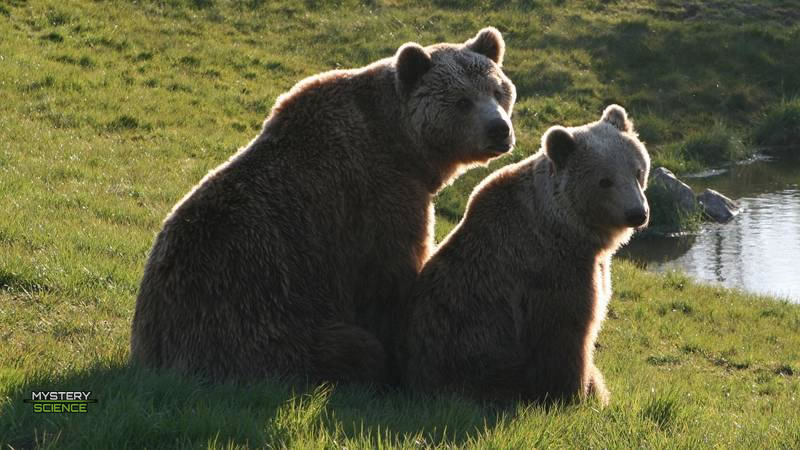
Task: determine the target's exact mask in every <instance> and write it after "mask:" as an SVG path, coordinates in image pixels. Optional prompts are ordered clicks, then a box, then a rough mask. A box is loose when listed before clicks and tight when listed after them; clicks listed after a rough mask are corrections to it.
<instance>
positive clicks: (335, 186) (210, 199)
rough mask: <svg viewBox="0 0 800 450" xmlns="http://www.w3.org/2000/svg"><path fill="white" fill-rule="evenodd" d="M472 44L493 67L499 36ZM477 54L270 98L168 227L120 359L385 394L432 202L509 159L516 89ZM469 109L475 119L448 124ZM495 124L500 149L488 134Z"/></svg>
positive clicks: (386, 68) (467, 49)
mask: <svg viewBox="0 0 800 450" xmlns="http://www.w3.org/2000/svg"><path fill="white" fill-rule="evenodd" d="M476 39H479V41H480V42H481V43H482V44H483V45H486V42H494V47H492V48H493V53H492V56H494V57H495V59H496V60H497V61H499V60H500V58H501V57H502V49H503V45H504V44H503V41H502V37H501V36H500V34H499V33H498V32H497V30H494V29H485V30H482V31H481V33H479V34H478V36H477V37H476ZM497 49H499V50H497ZM481 50H482V47H475V48H473V47H471V46H470V45H463V44H462V45H453V44H438V45H435V46H430V47H427V48H423V47H420V46H419V45H417V44H406V45H404V46H403V47H401V48H400V49H399V50H398V52H397V55H396V56H395V57H392V58H387V59H384V60H381V61H378V62H375V63H373V64H371V65H369V66H367V67H364V68H361V69H355V70H342V71H333V72H327V73H323V74H320V75H317V76H314V77H311V78H308V79H306V80H303V81H301V82H300V83H298V84H297V85H296V86H295V87H293V88H292V89H291V90H290V91H289V92H288V93H286V94H284V95H282V96H281V97H280V98H279V99H278V101H277V102H276V104H275V106H274V108H273V110H272V113H271V114H270V117H269V118H268V119H267V120H266V122H265V123H264V128H263V130H262V132H261V134H260V135H259V136H258V137H256V138H255V139H254V140H253V141H252V142H250V144H249V145H248V146H247V147H245V148H243V149H241V150H240V151H239V152H238V153H236V154H235V155H234V156H233V157H231V159H230V160H229V161H227V162H225V163H224V164H222V165H221V166H219V167H218V168H217V169H215V170H214V171H212V172H211V173H209V174H208V175H207V176H206V177H205V178H204V179H203V180H202V181H201V182H200V183H199V184H198V185H197V186H196V187H195V188H194V189H193V190H192V191H191V192H189V193H188V194H187V195H186V196H185V197H184V198H183V199H182V200H181V201H180V202H179V203H178V204H177V205H176V206H175V207H174V209H173V210H172V212H171V213H170V214H169V215H168V216H167V218H166V219H165V221H164V224H163V229H162V230H161V232H160V233H159V234H158V236H157V238H156V241H155V244H154V246H153V249H152V251H151V253H150V256H149V259H148V261H147V265H146V267H145V271H144V277H143V279H142V283H141V288H140V291H139V296H138V299H137V302H136V311H135V316H134V319H133V329H132V336H131V357H132V360H133V361H135V362H137V363H141V364H144V365H147V366H151V367H165V368H172V369H177V370H179V371H181V372H184V373H193V374H200V375H204V376H206V377H209V378H212V379H226V378H234V379H249V378H255V377H261V376H264V375H268V374H294V375H303V376H308V377H311V378H313V379H327V380H354V381H387V380H388V378H389V372H388V370H389V366H390V364H391V355H387V353H386V351H385V349H386V348H390V347H388V346H389V340H390V337H391V336H392V335H393V334H394V333H393V331H392V330H391V327H390V324H391V323H392V321H391V320H392V316H393V314H394V308H395V303H396V299H397V298H402V297H403V296H407V295H408V291H409V289H410V286H411V285H412V283H413V281H414V279H415V277H416V276H417V273H418V272H419V270H420V268H421V265H422V262H423V261H424V260H425V259H426V258H427V257H428V255H429V252H430V249H431V244H432V242H431V239H432V234H431V228H432V225H433V224H432V221H433V207H432V203H431V199H432V196H433V195H434V194H435V193H436V191H437V190H438V189H440V188H441V187H442V185H443V184H445V183H447V182H448V181H449V180H450V179H451V178H452V177H453V176H455V174H456V173H457V171H458V170H459V168H460V167H463V165H464V164H471V163H476V162H485V161H486V160H488V159H489V158H492V157H495V156H498V155H500V154H502V153H504V152H506V151H508V150H510V148H511V146H512V145H513V133H512V132H511V131H510V121H509V120H508V116H509V115H510V112H511V108H512V105H513V103H514V99H515V96H516V94H515V90H514V86H513V85H512V84H511V82H510V81H509V80H508V78H506V77H505V75H504V74H503V73H502V71H501V70H500V67H499V65H498V64H497V63H496V62H495V61H494V60H492V59H490V58H489V57H487V56H485V55H484V54H482V53H480V51H481ZM495 92H500V93H502V96H501V97H502V98H500V97H498V98H499V100H497V99H495V96H494V94H495ZM465 96H466V97H468V98H469V99H470V101H472V102H473V103H472V104H473V105H475V107H474V108H472V109H466V110H465V109H463V108H462V109H461V110H456V109H455V107H454V106H453V105H455V104H456V103H457V101H458V99H459V98H461V97H465ZM492 99H494V100H492ZM487 105H488V106H487ZM491 105H494V109H492V108H491V107H490V106H491ZM479 106H480V108H479ZM497 120H500V121H503V122H505V123H508V124H509V130H508V131H507V133H506V136H504V137H502V138H501V137H500V136H499V134H498V133H496V132H495V133H494V134H491V133H489V132H488V130H489V128H490V127H491V125H492V124H494V125H497V124H498V123H497ZM495 131H496V128H495ZM490 134H491V136H489V135H490ZM487 136H488V137H487Z"/></svg>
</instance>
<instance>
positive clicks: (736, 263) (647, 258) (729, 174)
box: [620, 158, 800, 303]
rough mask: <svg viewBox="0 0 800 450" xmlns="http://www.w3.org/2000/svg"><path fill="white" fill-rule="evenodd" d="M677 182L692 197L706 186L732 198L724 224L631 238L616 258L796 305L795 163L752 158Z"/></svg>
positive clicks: (799, 240) (799, 285)
mask: <svg viewBox="0 0 800 450" xmlns="http://www.w3.org/2000/svg"><path fill="white" fill-rule="evenodd" d="M704 175H707V176H702V177H684V178H683V181H684V182H686V183H687V184H689V185H690V186H691V187H692V188H693V189H694V190H695V192H696V193H700V192H701V191H702V190H703V189H705V188H706V187H709V188H711V189H715V190H717V191H719V192H721V193H723V194H725V195H727V196H728V197H730V198H732V199H733V200H735V201H736V202H737V203H738V204H739V206H740V207H741V208H742V212H741V213H740V214H739V215H738V216H737V217H736V218H735V219H734V220H733V221H731V222H729V223H727V224H724V225H719V224H710V223H708V224H704V225H703V226H702V227H701V230H700V232H699V233H698V234H696V235H692V236H685V237H680V238H655V237H652V238H651V237H647V238H642V239H634V240H633V241H632V242H631V243H630V244H629V245H628V246H627V247H625V248H623V249H622V250H621V251H620V255H621V256H623V257H627V258H631V259H635V260H637V261H641V262H644V263H646V265H647V268H648V270H652V271H657V272H661V271H665V270H670V269H678V270H681V271H683V272H685V273H687V274H688V275H690V276H692V277H693V278H695V279H697V280H700V281H705V282H715V283H721V284H723V285H725V286H729V287H737V288H742V289H745V290H747V291H751V292H758V293H763V294H769V295H772V296H776V297H779V298H784V299H788V300H789V301H792V302H795V303H800V158H798V159H792V160H759V161H755V162H751V163H747V164H739V165H736V166H732V167H729V168H728V169H727V170H722V171H718V172H710V173H708V174H704Z"/></svg>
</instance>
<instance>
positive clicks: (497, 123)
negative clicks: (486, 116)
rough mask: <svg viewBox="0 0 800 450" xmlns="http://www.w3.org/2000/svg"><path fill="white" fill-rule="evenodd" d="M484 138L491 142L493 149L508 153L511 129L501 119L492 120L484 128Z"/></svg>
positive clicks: (510, 143)
mask: <svg viewBox="0 0 800 450" xmlns="http://www.w3.org/2000/svg"><path fill="white" fill-rule="evenodd" d="M486 136H487V137H488V138H489V140H490V141H491V147H492V148H493V149H497V150H502V151H508V150H510V149H511V145H512V142H513V140H512V139H511V137H512V136H511V127H510V126H509V125H508V122H507V121H506V120H504V119H502V118H498V119H492V120H491V121H490V122H489V125H488V126H487V127H486Z"/></svg>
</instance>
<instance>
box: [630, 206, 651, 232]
mask: <svg viewBox="0 0 800 450" xmlns="http://www.w3.org/2000/svg"><path fill="white" fill-rule="evenodd" d="M649 212H650V211H648V210H647V209H645V208H641V207H640V208H631V209H629V210H627V211H625V221H626V222H627V224H628V226H629V227H633V228H636V227H640V226H642V225H644V224H646V223H647V217H648V215H649Z"/></svg>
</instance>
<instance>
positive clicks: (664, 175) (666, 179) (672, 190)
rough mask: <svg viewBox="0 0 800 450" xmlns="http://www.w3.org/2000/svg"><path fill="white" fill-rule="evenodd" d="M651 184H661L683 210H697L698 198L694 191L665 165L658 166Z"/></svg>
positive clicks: (652, 175)
mask: <svg viewBox="0 0 800 450" xmlns="http://www.w3.org/2000/svg"><path fill="white" fill-rule="evenodd" d="M650 184H651V185H653V184H659V185H661V186H662V187H663V188H664V190H665V191H666V192H667V194H668V195H669V196H670V197H671V198H672V199H673V201H674V202H675V204H677V205H678V206H679V207H680V208H681V209H682V210H684V211H686V212H689V213H694V212H695V211H697V200H696V199H695V196H694V191H692V188H690V187H689V185H687V184H686V183H684V182H683V181H681V180H679V179H678V178H677V177H676V176H675V174H673V173H672V172H670V171H669V170H668V169H665V168H664V167H658V168H656V169H654V170H653V172H652V173H651V175H650Z"/></svg>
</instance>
